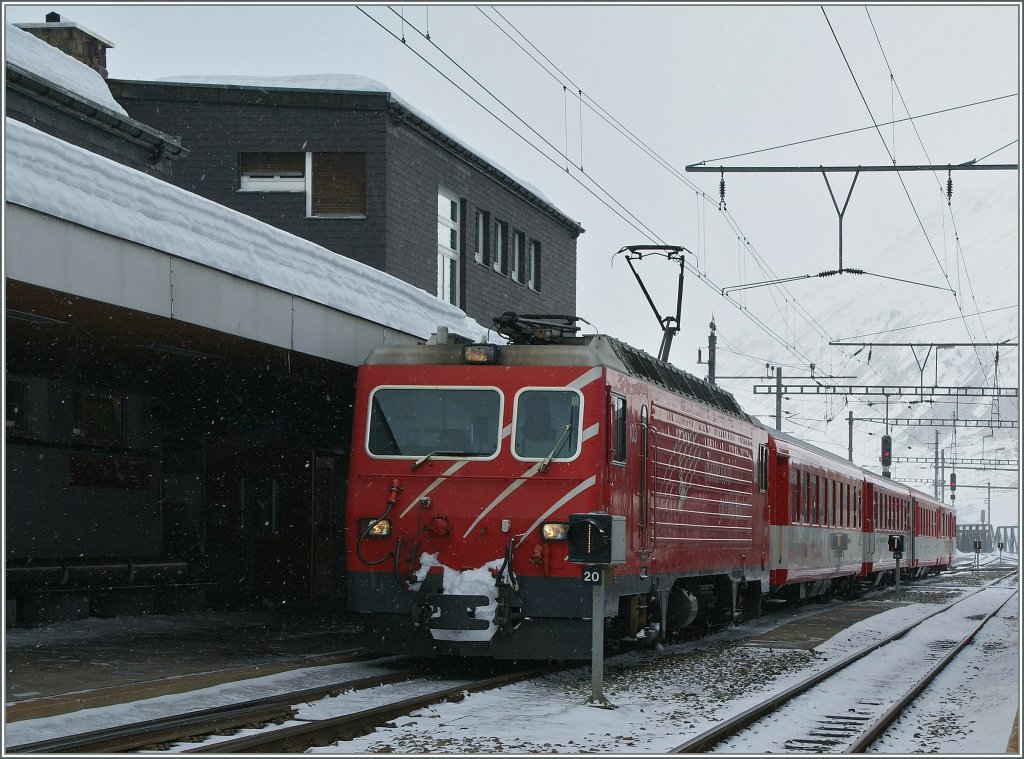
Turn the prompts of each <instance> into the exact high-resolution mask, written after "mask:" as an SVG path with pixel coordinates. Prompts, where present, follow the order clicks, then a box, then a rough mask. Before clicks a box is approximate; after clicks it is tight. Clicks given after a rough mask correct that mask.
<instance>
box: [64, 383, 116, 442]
mask: <svg viewBox="0 0 1024 759" xmlns="http://www.w3.org/2000/svg"><path fill="white" fill-rule="evenodd" d="M71 434H72V437H73V438H75V439H76V440H83V441H86V442H89V443H123V442H124V440H125V419H124V398H123V397H122V396H119V395H107V394H102V393H87V392H79V393H76V394H75V426H74V428H73V429H72V431H71Z"/></svg>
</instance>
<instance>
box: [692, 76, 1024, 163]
mask: <svg viewBox="0 0 1024 759" xmlns="http://www.w3.org/2000/svg"><path fill="white" fill-rule="evenodd" d="M1017 95H1018V93H1016V92H1012V93H1010V94H1009V95H999V96H997V97H992V98H986V99H985V100H976V101H974V102H973V103H964V104H963V105H954V106H951V107H950V108H942V109H940V110H938V111H929V112H928V113H921V114H918V115H917V116H907V117H906V118H900V119H895V120H893V121H885V122H882V123H881V124H878V125H877V126H879V127H883V126H894V125H896V124H902V123H903V122H904V121H912V120H914V119H923V118H928V117H930V116H940V115H942V114H944V113H951V112H953V111H959V110H962V109H964V108H974V107H975V106H979V105H985V104H987V103H995V102H997V101H999V100H1006V99H1007V98H1015V97H1017ZM875 128H876V125H875V124H872V125H871V126H863V127H857V128H856V129H844V130H843V131H841V132H832V133H831V134H823V135H820V136H818V137H808V138H806V139H803V140H794V141H793V142H786V143H783V144H781V145H773V146H771V147H768V148H758V149H756V150H747V151H745V152H743V153H734V154H732V155H725V156H720V157H718V158H706V159H704V160H703V161H700V164H708V163H718V162H719V161H728V160H730V159H732V158H744V157H745V156H748V155H757V154H758V153H768V152H770V151H772V150H782V149H783V148H792V147H796V146H797V145H807V144H808V143H811V142H818V141H819V140H830V139H833V138H835V137H845V136H846V135H849V134H856V133H857V132H866V131H869V130H871V129H875ZM1014 142H1016V140H1014V141H1013V142H1011V143H1009V144H1007V145H1003V147H1001V148H999V150H1004V149H1006V148H1008V147H1009V146H1010V145H1012V144H1013V143H1014ZM999 150H993V151H992V152H991V153H989V154H988V155H986V156H982V157H981V158H978V159H976V161H979V162H980V161H984V160H985V159H986V158H988V157H989V156H992V155H995V154H996V153H998V152H999Z"/></svg>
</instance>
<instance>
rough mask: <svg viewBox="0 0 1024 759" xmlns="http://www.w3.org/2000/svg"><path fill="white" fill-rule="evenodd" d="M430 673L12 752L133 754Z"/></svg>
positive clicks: (322, 689) (358, 682)
mask: <svg viewBox="0 0 1024 759" xmlns="http://www.w3.org/2000/svg"><path fill="white" fill-rule="evenodd" d="M423 674H424V670H422V669H411V670H406V671H403V672H396V673H394V674H382V675H371V676H369V677H360V678H356V679H354V680H346V681H343V682H336V683H331V684H329V685H320V686H316V687H314V688H306V689H304V690H300V691H293V692H290V693H282V694H279V695H275V696H266V697H264V698H257V699H252V700H250V701H244V702H241V703H237V704H229V705H227V706H217V707H211V708H209V709H200V710H197V711H193V712H187V713H185V714H174V715H170V716H167V717H158V718H157V719H152V720H145V721H142V722H133V723H131V724H127V725H119V726H116V727H109V728H104V729H102V730H94V731H91V732H88V733H77V734H74V735H68V736H62V737H59V738H50V739H47V740H42V741H35V742H32V743H24V744H21V745H19V746H8V747H7V748H6V751H7V752H9V753H12V754H52V753H112V752H124V751H133V750H136V749H140V748H143V747H145V746H152V745H154V744H158V743H167V742H171V741H177V740H184V739H186V738H189V737H192V736H195V735H203V734H209V733H212V732H216V731H218V730H230V729H233V728H238V727H242V726H245V725H251V724H255V723H261V722H270V721H273V720H275V719H279V718H281V717H282V716H284V717H288V716H291V715H292V713H293V712H294V710H293V709H292V705H293V704H297V703H302V702H304V701H312V700H315V699H319V698H324V697H325V696H329V695H336V694H338V693H341V692H343V691H348V690H363V689H365V688H373V687H376V686H380V685H386V684H389V683H397V682H402V681H405V680H411V679H413V678H416V677H422V676H423Z"/></svg>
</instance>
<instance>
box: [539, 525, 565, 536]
mask: <svg viewBox="0 0 1024 759" xmlns="http://www.w3.org/2000/svg"><path fill="white" fill-rule="evenodd" d="M568 532H569V523H568V522H545V523H544V524H542V525H541V526H540V536H541V539H543V540H565V536H566V535H567V534H568Z"/></svg>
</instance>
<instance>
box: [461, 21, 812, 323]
mask: <svg viewBox="0 0 1024 759" xmlns="http://www.w3.org/2000/svg"><path fill="white" fill-rule="evenodd" d="M478 10H479V11H480V13H481V14H482V15H483V16H484V17H485V18H487V19H488V21H490V22H491V23H492V24H493V25H494V26H495V27H496V28H497V29H498V30H499V31H501V32H502V33H503V34H504V35H505V36H506V37H507V38H508V39H509V40H511V41H512V43H513V44H515V45H516V47H518V48H519V49H520V50H521V51H523V53H525V54H526V55H527V56H528V57H529V58H530V59H531V60H533V61H534V62H535V63H537V65H538V66H539V67H540V68H541V69H542V70H543V71H544V72H545V73H546V74H547V75H548V76H550V77H551V78H552V80H553V81H555V82H556V83H558V84H559V85H561V86H562V87H563V89H565V88H566V82H568V83H569V84H570V85H572V86H573V88H576V89H577V90H578V92H579V93H580V97H581V108H582V104H583V103H582V98H584V97H585V96H584V94H583V90H582V88H580V87H579V86H578V85H577V84H576V82H574V81H573V79H572V78H571V77H570V76H569V75H568V74H566V73H565V72H564V71H563V70H562V69H561V68H559V67H558V66H557V65H556V64H555V63H554V62H553V61H551V59H550V58H549V57H548V56H547V55H545V54H544V52H543V51H541V50H540V48H538V47H537V46H536V45H535V44H534V43H533V42H531V41H530V40H529V38H527V37H526V35H525V34H523V32H522V31H521V30H519V29H518V28H517V27H516V26H515V25H514V24H513V23H512V22H511V21H509V19H508V18H507V17H506V16H505V15H504V14H502V13H501V12H500V11H499V10H497V9H495V8H492V10H493V11H494V13H496V14H497V15H498V16H499V17H500V18H501V19H502V20H503V21H504V22H505V23H506V24H507V25H508V26H509V27H510V28H511V29H513V30H514V31H515V32H516V34H517V35H518V36H519V37H520V38H521V39H522V40H523V42H525V43H526V44H527V45H529V46H530V47H531V48H532V49H533V50H535V51H536V52H537V54H538V55H539V56H541V57H542V58H543V59H544V61H545V62H546V63H547V64H549V65H550V66H551V68H553V69H554V70H555V71H557V72H558V74H559V75H560V76H561V78H559V76H556V75H555V74H554V73H552V71H551V70H550V69H549V68H548V67H547V66H546V65H545V64H544V63H541V61H539V60H538V59H537V58H536V56H534V55H533V54H532V53H530V51H528V50H527V49H526V48H525V47H523V45H522V44H520V43H519V41H518V40H516V39H515V38H514V37H513V36H512V35H510V34H509V33H508V31H507V30H506V29H504V28H503V27H502V26H501V25H500V24H498V23H497V22H496V21H495V20H494V19H493V18H491V17H490V16H489V15H488V14H487V13H485V12H484V11H483V9H482V8H478ZM588 100H589V101H590V102H588V103H587V106H588V108H590V109H591V110H592V111H593V112H594V113H595V114H596V115H598V116H599V117H600V118H602V119H603V120H604V121H605V122H606V123H608V124H609V125H610V126H612V127H613V128H614V129H615V130H616V131H618V132H619V133H620V134H621V135H622V136H623V137H625V138H626V139H628V140H629V141H630V142H632V143H633V144H634V145H635V146H637V147H638V148H640V149H641V150H642V151H643V152H644V153H646V154H647V155H648V156H649V157H650V158H652V159H653V160H655V161H656V162H657V163H658V164H659V165H660V166H662V167H663V168H665V169H666V170H668V171H669V173H670V174H672V175H673V176H674V177H676V178H677V179H678V180H680V181H682V182H683V183H684V184H685V185H687V186H688V187H691V188H692V189H693V190H694V191H695V192H697V193H698V195H699V197H700V199H702V200H703V201H704V202H705V203H715V201H714V200H713V199H712V198H711V197H710V196H708V195H707V194H706V193H705V192H704V191H703V190H702V189H701V188H700V187H699V186H697V185H696V184H694V183H693V182H692V181H691V180H690V179H689V178H688V177H687V176H685V174H684V173H683V172H681V171H679V170H678V169H676V168H675V167H674V166H673V165H672V164H671V163H670V162H669V161H667V160H665V159H664V158H662V157H661V156H660V155H658V153H657V152H656V151H655V150H654V149H653V148H651V147H650V146H649V145H648V144H647V143H646V142H644V141H643V140H642V139H641V138H639V137H638V136H636V135H635V134H633V133H632V132H631V131H630V130H629V129H628V128H627V127H625V126H624V125H623V124H622V123H621V122H620V121H619V120H618V119H616V118H615V117H614V116H612V115H611V114H610V113H609V112H608V111H607V110H606V109H604V108H603V107H601V106H600V104H599V103H597V102H596V101H594V100H592V99H590V98H588ZM718 208H719V210H720V211H721V212H722V213H723V214H726V215H727V222H728V223H729V224H730V225H731V226H732V227H733V231H734V232H735V233H736V234H737V236H738V237H740V238H742V240H743V243H744V245H745V246H746V248H747V250H748V251H749V252H750V253H751V255H752V256H753V257H754V259H755V262H757V263H758V265H759V267H760V268H761V271H762V273H764V274H765V275H766V276H771V277H775V278H778V277H777V275H776V274H775V272H774V271H772V269H771V267H770V266H769V265H768V263H767V262H766V261H765V260H764V259H763V258H762V257H761V256H760V254H759V253H758V252H757V251H756V249H755V248H753V246H752V245H750V243H749V240H748V239H747V236H746V235H745V234H743V233H742V231H741V230H740V229H739V225H738V223H736V221H735V219H734V218H733V217H732V216H731V215H729V212H728V210H727V209H724V208H722V207H721V204H718ZM705 218H706V217H705ZM705 238H706V235H705ZM705 245H706V243H705ZM784 292H785V293H786V296H787V300H792V301H793V302H794V303H795V304H796V305H795V306H794V310H795V311H797V313H799V314H800V316H801V318H802V319H804V321H805V322H806V323H807V324H808V325H809V326H810V327H812V328H813V329H814V330H815V331H816V332H817V333H818V334H819V335H826V331H825V329H824V327H823V326H822V325H821V324H820V322H818V321H817V320H816V319H815V318H814V317H813V316H812V315H811V314H810V313H809V312H808V311H807V310H806V309H805V308H804V307H803V306H802V304H800V303H799V301H797V300H796V298H794V297H793V295H792V294H791V293H789V292H788V291H785V290H784ZM721 295H722V297H727V294H726V293H724V292H723V293H721ZM771 297H772V300H773V302H774V305H775V309H776V312H777V313H778V314H779V316H780V317H782V318H783V319H785V315H784V314H783V312H782V309H781V308H780V306H779V304H778V302H777V301H775V296H774V293H772V294H771ZM727 299H728V298H727ZM733 305H735V306H736V307H737V308H740V309H741V310H743V309H745V308H746V306H745V304H741V303H739V302H734V304H733Z"/></svg>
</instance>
